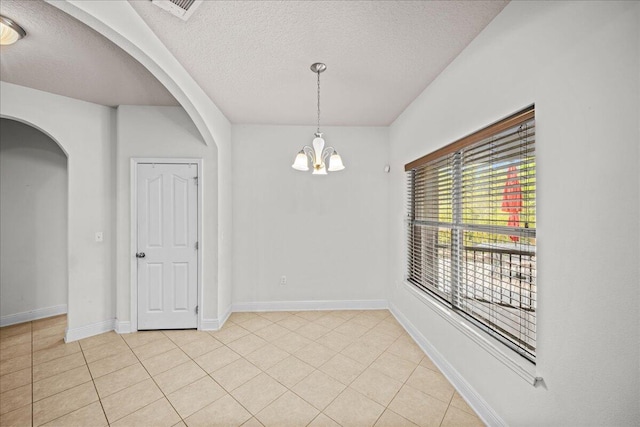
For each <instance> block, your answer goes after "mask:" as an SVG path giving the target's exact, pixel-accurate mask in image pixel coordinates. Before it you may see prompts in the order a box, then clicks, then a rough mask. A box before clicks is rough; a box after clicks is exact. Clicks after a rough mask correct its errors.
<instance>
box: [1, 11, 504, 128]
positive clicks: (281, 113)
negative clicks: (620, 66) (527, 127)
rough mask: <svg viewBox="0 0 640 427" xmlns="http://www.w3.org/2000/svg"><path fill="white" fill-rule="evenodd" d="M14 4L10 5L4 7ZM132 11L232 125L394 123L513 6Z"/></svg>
mask: <svg viewBox="0 0 640 427" xmlns="http://www.w3.org/2000/svg"><path fill="white" fill-rule="evenodd" d="M3 1H5V0H3ZM130 3H131V5H132V6H133V7H134V8H135V9H136V11H137V12H138V13H139V14H140V15H141V16H142V18H143V19H144V20H145V21H146V22H147V24H148V25H149V26H150V27H151V28H152V30H154V32H155V33H156V34H157V35H158V37H159V38H160V39H161V40H162V41H163V43H164V44H165V45H166V46H167V48H168V49H169V50H170V51H171V52H172V53H173V55H174V56H175V57H176V58H177V59H178V61H180V62H181V63H182V65H183V66H184V67H185V68H186V70H187V71H188V72H189V73H190V74H191V75H192V77H193V78H194V79H195V80H196V81H197V82H198V84H199V85H200V86H201V87H202V88H203V89H204V91H205V92H206V93H207V94H208V95H209V97H210V98H211V99H212V100H213V101H214V102H215V103H216V104H217V105H218V107H219V108H220V109H221V110H222V112H223V113H224V114H225V115H226V116H227V118H228V119H229V120H230V121H231V122H232V123H253V124H305V125H308V124H313V123H314V122H315V119H316V110H315V109H316V76H315V74H313V73H312V72H311V71H310V70H309V66H310V65H311V64H312V63H313V62H324V63H326V64H327V71H325V72H324V73H323V74H322V75H321V85H322V91H321V107H322V118H321V123H322V124H327V125H370V126H371V125H373V126H375V125H389V124H390V123H392V122H393V121H394V120H395V119H396V118H397V117H398V115H400V113H402V111H404V109H405V108H406V107H407V106H408V105H409V104H410V103H411V102H412V101H413V100H414V99H415V98H416V97H417V96H418V95H419V94H420V93H421V92H422V91H423V90H424V88H425V87H427V85H429V83H431V82H432V81H433V79H434V78H435V77H436V76H437V75H438V74H439V73H440V72H441V71H442V70H443V69H444V68H445V67H446V66H447V65H448V64H449V63H450V62H451V61H452V60H453V59H454V58H455V57H456V56H457V55H458V54H459V53H460V52H461V51H462V50H463V49H464V48H465V47H466V46H467V45H468V44H469V43H470V42H471V41H472V40H473V39H474V38H475V37H476V35H478V33H479V32H480V31H482V29H483V28H484V27H486V25H487V24H488V23H489V22H490V21H491V20H492V19H493V18H494V17H495V16H496V15H497V14H498V13H499V12H500V11H501V10H502V9H503V8H504V6H505V5H506V4H507V2H506V1H442V2H436V1H204V2H203V4H202V5H201V6H200V7H199V8H198V9H197V10H196V11H195V13H194V14H193V16H191V18H190V19H189V20H188V21H187V22H183V21H182V20H180V19H179V18H176V17H174V16H172V15H170V14H169V13H167V12H165V11H163V10H162V9H159V8H158V7H156V6H154V5H152V4H151V2H150V1H147V0H135V1H132V0H130Z"/></svg>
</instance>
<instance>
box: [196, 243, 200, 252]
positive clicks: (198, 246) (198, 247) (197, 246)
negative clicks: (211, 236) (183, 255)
mask: <svg viewBox="0 0 640 427" xmlns="http://www.w3.org/2000/svg"><path fill="white" fill-rule="evenodd" d="M198 249H200V245H198V242H196V250H198Z"/></svg>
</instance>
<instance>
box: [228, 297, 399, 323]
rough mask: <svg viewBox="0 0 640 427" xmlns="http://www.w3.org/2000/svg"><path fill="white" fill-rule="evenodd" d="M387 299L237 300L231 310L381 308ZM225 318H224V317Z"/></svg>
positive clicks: (386, 305)
mask: <svg viewBox="0 0 640 427" xmlns="http://www.w3.org/2000/svg"><path fill="white" fill-rule="evenodd" d="M386 308H389V303H388V301H387V300H382V299H374V300H327V301H261V302H239V303H234V304H233V305H232V306H231V311H232V312H236V311H305V310H383V309H386ZM225 320H226V319H225Z"/></svg>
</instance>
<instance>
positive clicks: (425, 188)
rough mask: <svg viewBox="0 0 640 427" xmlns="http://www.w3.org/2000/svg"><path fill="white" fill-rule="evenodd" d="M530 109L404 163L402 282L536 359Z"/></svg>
mask: <svg viewBox="0 0 640 427" xmlns="http://www.w3.org/2000/svg"><path fill="white" fill-rule="evenodd" d="M534 124H535V123H534V107H533V106H531V107H528V108H526V109H524V110H522V111H519V112H517V113H515V114H513V115H512V116H510V117H507V118H506V119H503V120H501V121H499V122H497V123H494V124H492V125H490V126H488V127H486V128H484V129H481V130H479V131H478V132H475V133H473V134H471V135H469V136H466V137H464V138H462V139H460V140H458V141H456V142H454V143H452V144H450V145H448V146H446V147H443V148H441V149H439V150H437V151H435V152H433V153H431V154H428V155H426V156H424V157H421V158H420V159H417V160H415V161H413V162H411V163H409V164H407V165H406V166H405V171H406V172H407V184H408V207H407V210H408V220H407V232H408V239H407V250H408V257H407V260H408V265H407V268H408V271H407V281H408V282H410V283H411V284H412V285H414V286H416V287H417V288H418V289H419V290H421V291H423V292H426V293H428V294H430V295H432V296H433V297H435V298H436V299H437V300H439V301H440V302H441V303H443V304H445V305H447V306H448V307H450V308H452V309H453V310H454V311H456V312H457V313H459V314H460V315H461V316H463V317H464V318H466V319H467V320H469V321H471V322H472V323H474V324H476V325H477V326H479V327H480V328H481V329H483V330H485V331H486V332H487V333H489V334H490V335H492V336H494V337H495V338H497V339H499V340H500V341H502V342H503V343H504V344H506V345H508V346H509V347H511V348H512V349H514V350H515V351H516V352H518V353H519V354H521V355H522V356H524V357H526V358H527V359H529V360H531V361H533V362H535V351H536V175H535V170H536V163H535V126H534Z"/></svg>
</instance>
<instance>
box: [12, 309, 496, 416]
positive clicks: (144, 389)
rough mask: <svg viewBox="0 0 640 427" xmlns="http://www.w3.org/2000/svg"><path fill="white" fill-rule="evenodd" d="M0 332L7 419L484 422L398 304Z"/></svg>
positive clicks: (49, 324)
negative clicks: (159, 327) (412, 331)
mask: <svg viewBox="0 0 640 427" xmlns="http://www.w3.org/2000/svg"><path fill="white" fill-rule="evenodd" d="M65 325H66V317H65V316H57V317H52V318H48V319H43V320H38V321H34V322H28V323H24V324H20V325H13V326H8V327H5V328H1V329H0V359H1V360H0V393H1V394H0V425H2V426H31V425H34V426H39V425H52V426H66V425H74V426H91V427H98V426H105V425H113V426H141V425H152V426H174V425H175V426H177V425H180V426H183V425H185V424H186V425H188V426H214V425H215V426H218V425H225V426H227V425H230V426H235V425H243V426H306V425H308V426H339V425H342V426H373V425H375V426H394V427H395V426H415V425H419V426H481V425H483V424H482V422H481V421H480V419H479V418H478V417H477V416H476V415H475V414H474V412H473V411H472V410H471V408H470V407H469V406H468V405H467V404H466V403H465V401H464V400H463V399H462V398H461V397H460V396H459V395H458V394H457V393H456V391H455V390H454V388H453V387H452V386H451V384H450V383H449V382H448V381H447V380H446V379H445V377H444V376H443V375H442V374H441V373H440V372H439V371H438V369H437V368H436V367H435V366H434V365H433V363H432V362H431V360H430V359H429V358H428V357H426V356H425V354H424V353H423V352H422V351H421V350H420V348H419V347H418V346H417V345H416V344H415V343H414V342H413V340H412V339H411V338H410V337H409V335H407V333H406V332H405V331H404V329H403V328H402V327H401V326H400V325H399V324H398V323H397V322H396V320H395V319H394V318H393V316H391V315H390V313H389V312H388V311H387V310H376V311H306V312H269V313H234V314H232V315H231V316H230V318H229V321H228V322H227V323H226V324H225V325H224V327H223V328H222V329H221V330H220V331H216V332H201V331H194V330H175V331H174V330H169V331H149V332H138V333H134V334H128V335H118V334H116V333H114V332H109V333H105V334H101V335H97V336H94V337H91V338H87V339H84V340H81V341H79V342H73V343H69V344H65V343H64V342H63V340H62V337H63V335H64V329H65Z"/></svg>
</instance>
